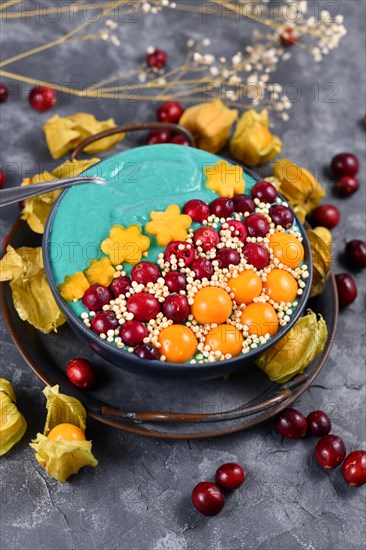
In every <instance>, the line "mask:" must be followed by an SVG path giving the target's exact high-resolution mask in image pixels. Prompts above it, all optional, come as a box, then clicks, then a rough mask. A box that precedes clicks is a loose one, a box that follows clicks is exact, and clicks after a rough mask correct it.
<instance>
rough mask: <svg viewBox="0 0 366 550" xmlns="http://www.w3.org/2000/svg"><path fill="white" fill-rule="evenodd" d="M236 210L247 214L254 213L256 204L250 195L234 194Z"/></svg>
mask: <svg viewBox="0 0 366 550" xmlns="http://www.w3.org/2000/svg"><path fill="white" fill-rule="evenodd" d="M233 203H234V211H235V212H240V213H241V214H245V213H246V212H248V213H249V214H252V213H253V212H254V210H255V204H254V201H253V199H252V197H251V196H250V195H234V196H233Z"/></svg>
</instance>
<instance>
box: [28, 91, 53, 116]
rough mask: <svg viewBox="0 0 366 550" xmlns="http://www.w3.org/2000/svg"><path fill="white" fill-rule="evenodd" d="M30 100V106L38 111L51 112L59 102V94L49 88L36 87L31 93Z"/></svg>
mask: <svg viewBox="0 0 366 550" xmlns="http://www.w3.org/2000/svg"><path fill="white" fill-rule="evenodd" d="M28 100H29V103H30V106H31V107H32V108H33V109H35V110H36V111H40V112H44V111H49V109H52V107H53V106H54V105H55V103H56V101H57V94H56V92H55V90H53V89H52V88H49V87H48V86H35V88H32V89H31V91H30V92H29V96H28Z"/></svg>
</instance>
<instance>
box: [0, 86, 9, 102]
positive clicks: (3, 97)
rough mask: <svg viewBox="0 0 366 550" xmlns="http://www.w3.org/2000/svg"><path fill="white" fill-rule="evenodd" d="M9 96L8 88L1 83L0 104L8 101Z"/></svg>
mask: <svg viewBox="0 0 366 550" xmlns="http://www.w3.org/2000/svg"><path fill="white" fill-rule="evenodd" d="M8 96H9V90H8V87H7V86H5V84H3V83H2V82H0V103H5V101H6V100H7V99H8Z"/></svg>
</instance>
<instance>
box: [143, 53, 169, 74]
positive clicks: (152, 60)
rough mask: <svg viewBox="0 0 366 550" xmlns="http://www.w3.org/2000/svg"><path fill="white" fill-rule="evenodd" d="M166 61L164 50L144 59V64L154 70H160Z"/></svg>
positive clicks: (166, 56)
mask: <svg viewBox="0 0 366 550" xmlns="http://www.w3.org/2000/svg"><path fill="white" fill-rule="evenodd" d="M167 61H168V55H167V53H166V52H164V50H159V49H158V48H155V50H154V51H153V52H151V53H149V54H148V55H147V57H146V64H147V65H148V66H149V67H152V68H154V69H162V68H163V67H164V66H165V64H166V62H167Z"/></svg>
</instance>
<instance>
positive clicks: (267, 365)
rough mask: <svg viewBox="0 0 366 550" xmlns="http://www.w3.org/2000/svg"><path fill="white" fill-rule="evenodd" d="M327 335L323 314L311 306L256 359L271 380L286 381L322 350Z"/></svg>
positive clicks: (301, 370) (281, 382)
mask: <svg viewBox="0 0 366 550" xmlns="http://www.w3.org/2000/svg"><path fill="white" fill-rule="evenodd" d="M327 337H328V330H327V325H326V324H325V321H324V319H323V317H322V316H321V315H319V319H317V316H316V314H315V313H314V312H313V311H311V309H308V311H307V314H306V315H304V316H303V317H301V318H300V319H299V320H298V321H297V323H295V325H294V326H293V327H292V329H290V330H289V332H288V333H287V334H286V335H285V336H284V337H283V338H281V340H279V341H278V342H277V343H276V344H274V345H273V346H272V347H271V348H270V349H269V350H268V351H266V352H265V353H263V354H262V355H261V356H260V357H259V359H257V361H256V365H257V366H258V367H259V368H261V369H262V370H263V371H264V372H265V373H266V374H267V375H268V376H269V378H270V379H271V380H273V381H274V382H278V383H279V384H283V383H284V382H288V380H290V379H291V378H293V377H294V376H296V375H297V374H300V373H302V372H303V370H304V369H305V368H306V367H307V366H308V365H310V363H311V362H312V361H313V360H314V359H315V357H316V356H317V355H319V353H320V352H321V351H322V350H323V348H324V345H325V342H326V340H327Z"/></svg>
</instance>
